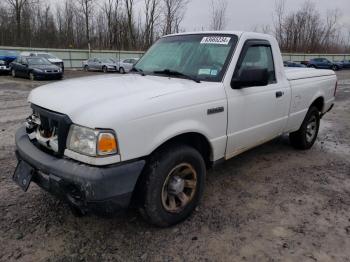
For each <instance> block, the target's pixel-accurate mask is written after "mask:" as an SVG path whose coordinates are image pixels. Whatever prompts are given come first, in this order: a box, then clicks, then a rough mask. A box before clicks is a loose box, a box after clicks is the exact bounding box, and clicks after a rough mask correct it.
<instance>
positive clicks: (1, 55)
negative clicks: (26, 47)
mask: <svg viewBox="0 0 350 262" xmlns="http://www.w3.org/2000/svg"><path fill="white" fill-rule="evenodd" d="M17 56H18V53H17V52H16V51H8V50H0V73H7V74H8V73H9V72H10V63H11V62H12V61H14V60H15V59H16V58H17Z"/></svg>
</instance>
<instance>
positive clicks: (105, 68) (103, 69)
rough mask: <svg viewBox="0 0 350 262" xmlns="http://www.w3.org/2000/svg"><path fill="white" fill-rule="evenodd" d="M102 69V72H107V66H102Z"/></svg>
mask: <svg viewBox="0 0 350 262" xmlns="http://www.w3.org/2000/svg"><path fill="white" fill-rule="evenodd" d="M102 71H103V73H105V74H106V73H108V69H107V67H106V66H104V67H103V68H102Z"/></svg>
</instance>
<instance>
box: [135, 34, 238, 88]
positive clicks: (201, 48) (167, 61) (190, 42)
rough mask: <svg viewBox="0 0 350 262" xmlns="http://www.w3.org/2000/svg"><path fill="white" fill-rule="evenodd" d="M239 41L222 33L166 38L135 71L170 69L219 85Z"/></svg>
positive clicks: (148, 71)
mask: <svg viewBox="0 0 350 262" xmlns="http://www.w3.org/2000/svg"><path fill="white" fill-rule="evenodd" d="M237 39H238V38H237V36H235V35H222V34H220V35H215V34H196V35H179V36H169V37H165V38H162V39H160V40H159V41H158V42H156V43H155V44H154V45H153V46H152V47H151V48H150V50H149V51H147V53H146V54H145V55H144V56H143V57H142V58H141V59H140V60H139V62H138V63H137V64H136V65H135V70H136V71H139V72H144V73H146V74H157V72H159V71H164V70H170V71H174V72H179V73H181V74H183V75H187V76H191V77H193V78H196V79H199V80H204V81H215V82H219V81H221V80H222V77H223V75H224V73H225V71H226V68H227V65H228V63H229V61H230V58H231V55H232V52H233V50H234V48H235V46H236V43H237ZM179 77H181V76H179Z"/></svg>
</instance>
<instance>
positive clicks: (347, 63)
mask: <svg viewBox="0 0 350 262" xmlns="http://www.w3.org/2000/svg"><path fill="white" fill-rule="evenodd" d="M339 63H341V64H342V66H343V68H350V60H343V61H340V62H339Z"/></svg>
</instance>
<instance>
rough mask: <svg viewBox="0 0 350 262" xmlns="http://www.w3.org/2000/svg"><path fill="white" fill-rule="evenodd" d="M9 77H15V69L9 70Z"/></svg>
mask: <svg viewBox="0 0 350 262" xmlns="http://www.w3.org/2000/svg"><path fill="white" fill-rule="evenodd" d="M11 75H12V77H16V70H15V69H12V70H11Z"/></svg>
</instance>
